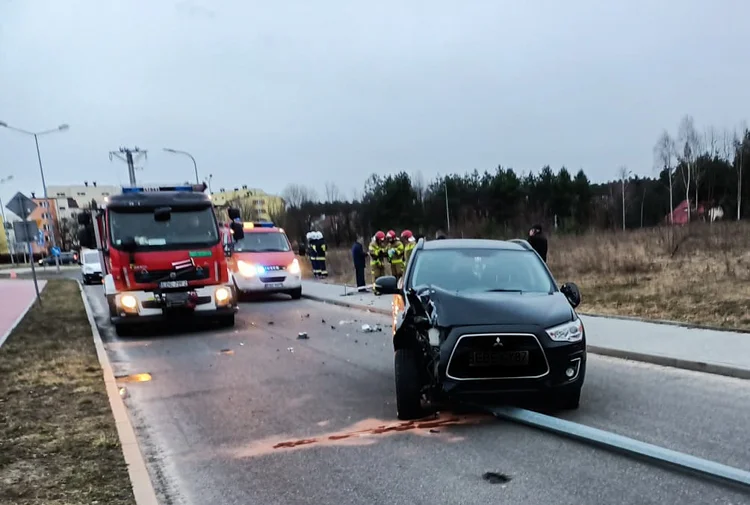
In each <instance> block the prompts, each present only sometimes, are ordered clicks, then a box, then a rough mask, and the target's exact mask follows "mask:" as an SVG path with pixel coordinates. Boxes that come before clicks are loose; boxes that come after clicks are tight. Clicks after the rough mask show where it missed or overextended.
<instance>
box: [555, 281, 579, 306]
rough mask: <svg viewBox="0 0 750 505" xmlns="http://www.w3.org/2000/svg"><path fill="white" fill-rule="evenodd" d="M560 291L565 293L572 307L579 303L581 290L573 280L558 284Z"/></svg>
mask: <svg viewBox="0 0 750 505" xmlns="http://www.w3.org/2000/svg"><path fill="white" fill-rule="evenodd" d="M560 292H561V293H562V294H564V295H565V298H567V299H568V302H570V305H571V306H572V307H573V308H574V309H575V308H576V307H578V306H579V305H580V304H581V290H579V289H578V286H577V285H576V284H575V283H574V282H566V283H565V284H563V285H562V286H560Z"/></svg>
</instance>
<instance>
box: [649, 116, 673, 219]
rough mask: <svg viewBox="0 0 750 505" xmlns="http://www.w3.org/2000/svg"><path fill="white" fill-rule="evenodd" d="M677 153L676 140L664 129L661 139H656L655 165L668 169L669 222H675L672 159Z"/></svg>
mask: <svg viewBox="0 0 750 505" xmlns="http://www.w3.org/2000/svg"><path fill="white" fill-rule="evenodd" d="M674 155H675V147H674V140H673V139H672V137H670V135H669V132H667V130H664V131H663V132H662V134H661V135H660V136H659V140H657V141H656V145H655V146H654V161H655V165H656V166H657V167H659V168H660V169H664V170H666V171H667V178H668V179H669V224H670V225H671V224H674V220H673V216H672V213H673V212H674V193H673V191H672V183H673V181H674V171H673V170H674V169H673V167H672V160H673V159H674Z"/></svg>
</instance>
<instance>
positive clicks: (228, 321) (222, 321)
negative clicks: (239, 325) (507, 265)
mask: <svg viewBox="0 0 750 505" xmlns="http://www.w3.org/2000/svg"><path fill="white" fill-rule="evenodd" d="M219 326H221V327H222V328H231V327H232V326H234V314H231V315H229V316H222V317H220V318H219Z"/></svg>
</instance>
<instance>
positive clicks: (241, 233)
mask: <svg viewBox="0 0 750 505" xmlns="http://www.w3.org/2000/svg"><path fill="white" fill-rule="evenodd" d="M229 229H230V230H232V237H233V239H234V241H235V242H237V241H238V240H242V239H243V238H245V230H244V229H243V226H242V223H238V222H237V221H232V223H231V224H230V225H229Z"/></svg>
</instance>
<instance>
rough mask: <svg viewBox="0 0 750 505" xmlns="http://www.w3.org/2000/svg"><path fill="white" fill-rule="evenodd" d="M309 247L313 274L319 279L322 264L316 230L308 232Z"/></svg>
mask: <svg viewBox="0 0 750 505" xmlns="http://www.w3.org/2000/svg"><path fill="white" fill-rule="evenodd" d="M307 249H308V254H309V255H310V263H311V264H312V271H313V276H314V277H315V278H316V279H317V278H318V277H320V266H319V264H318V240H317V239H316V237H315V232H314V231H311V232H309V233H308V234H307Z"/></svg>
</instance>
